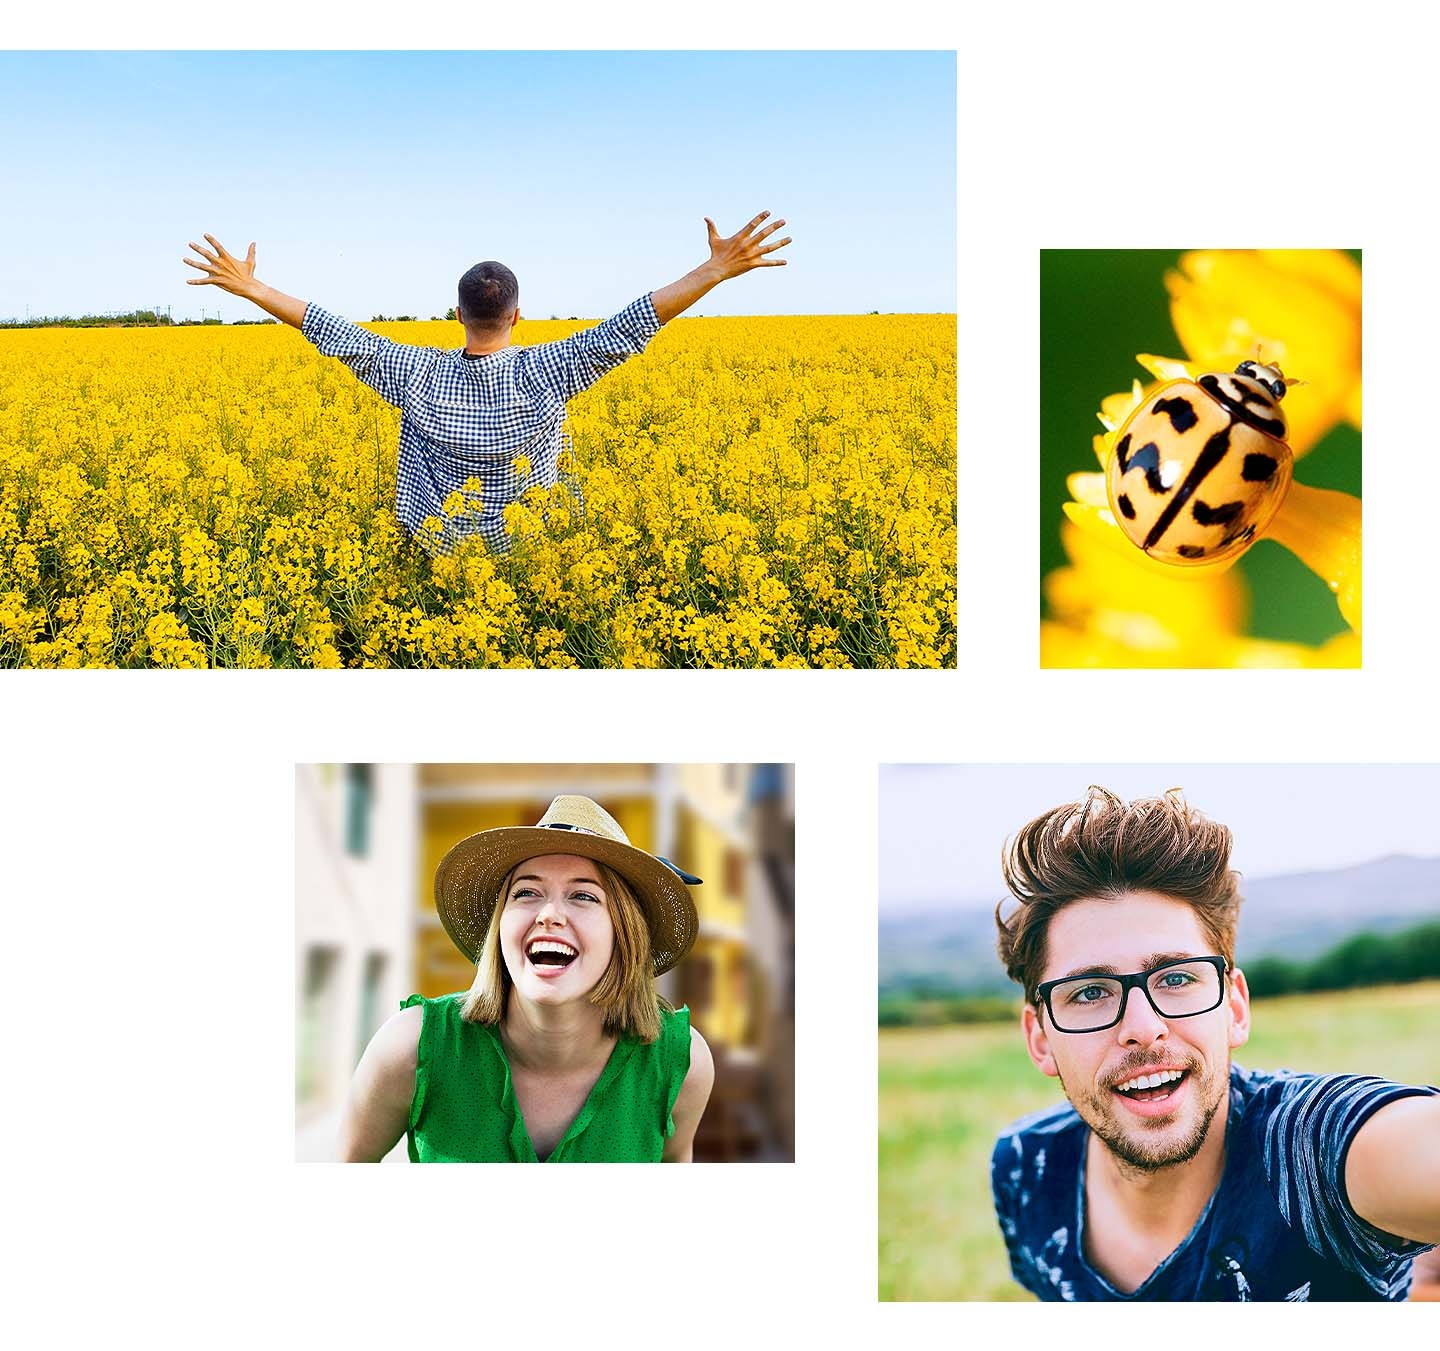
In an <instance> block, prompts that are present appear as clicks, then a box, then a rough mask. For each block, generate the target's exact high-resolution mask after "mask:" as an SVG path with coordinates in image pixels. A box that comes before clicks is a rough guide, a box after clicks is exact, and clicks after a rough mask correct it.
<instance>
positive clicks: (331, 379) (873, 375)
mask: <svg viewBox="0 0 1440 1351" xmlns="http://www.w3.org/2000/svg"><path fill="white" fill-rule="evenodd" d="M582 327H585V325H583V324H576V323H567V322H528V323H522V324H521V325H520V327H519V328H518V329H517V330H516V336H517V340H518V341H519V342H521V343H532V342H548V341H551V340H553V339H555V338H559V337H563V336H565V335H566V334H569V333H572V332H575V331H576V330H577V329H579V328H582ZM376 331H378V332H382V333H385V334H386V335H387V336H389V337H392V338H395V339H396V340H398V341H400V342H407V343H416V344H421V345H428V346H437V347H451V348H453V347H458V346H459V345H460V344H461V342H462V341H463V337H462V330H461V328H460V326H459V324H456V323H442V322H432V323H405V324H384V325H379V326H377V330H376ZM570 412H571V432H572V435H573V440H574V449H575V461H576V463H575V465H574V475H575V478H576V479H577V480H578V483H579V487H580V490H581V496H577V495H576V493H575V492H574V491H573V490H572V489H571V488H570V487H568V486H566V485H565V484H562V485H561V486H560V487H558V488H556V489H554V490H553V491H552V492H551V493H550V494H549V496H548V500H541V499H540V498H539V496H538V495H537V496H534V497H532V498H530V499H529V500H527V501H526V502H525V503H524V504H518V505H517V506H515V507H514V508H512V509H511V520H510V524H511V530H512V533H513V534H515V535H516V537H517V540H518V541H519V542H518V543H517V545H516V547H515V548H514V549H513V550H512V552H511V553H510V554H508V555H505V556H495V555H491V554H489V553H487V552H486V551H485V550H484V548H483V546H482V545H480V544H478V543H473V544H467V545H466V546H465V547H464V548H462V549H460V550H458V551H456V552H455V553H454V554H452V555H450V556H448V557H438V558H434V559H432V558H430V557H429V556H427V555H426V554H425V553H424V552H423V550H421V549H420V548H419V547H418V546H417V545H416V544H415V543H414V542H412V541H411V540H409V539H408V538H407V537H406V535H405V534H404V532H403V530H402V529H401V527H400V526H399V524H398V523H397V522H396V520H395V518H394V515H393V501H394V475H395V453H396V439H397V429H398V423H399V412H398V411H397V410H396V409H394V408H391V407H390V406H389V405H388V404H386V403H384V402H383V401H382V400H381V399H380V398H379V397H378V396H377V395H375V394H374V393H373V392H372V391H370V390H369V389H367V388H366V387H365V386H363V385H362V384H360V382H359V381H357V380H356V379H355V378H354V377H353V376H352V375H351V374H350V373H349V371H348V370H347V369H346V368H345V367H344V366H342V365H341V364H340V363H339V362H337V361H333V360H329V359H327V358H325V357H322V356H320V355H319V354H318V353H317V352H316V351H315V350H314V348H312V347H311V346H310V345H309V344H308V343H307V342H306V341H305V340H304V339H303V338H302V337H301V336H300V335H299V334H298V333H296V332H295V331H294V330H292V329H286V328H281V327H278V326H271V325H267V326H255V327H231V328H220V327H209V328H172V329H164V328H162V329H105V330H76V329H45V330H13V331H6V332H0V664H3V665H10V666H16V665H20V666H25V665H30V666H248V667H254V666H322V667H337V666H446V667H454V666H647V667H649V666H727V667H728V666H827V667H832V666H940V665H945V666H953V665H954V664H955V320H954V317H953V316H945V315H923V316H915V315H909V316H906V315H902V316H880V315H876V316H868V317H813V318H799V319H796V318H782V317H766V318H749V319H680V320H676V321H675V322H673V323H671V324H669V325H667V326H666V328H665V329H664V330H663V331H662V332H661V334H660V336H659V337H658V338H656V339H655V340H654V341H653V342H652V343H651V345H650V347H649V350H648V351H647V352H646V353H645V354H644V355H643V356H639V357H635V358H632V359H631V360H630V361H629V362H627V363H626V364H625V365H624V366H622V367H621V368H620V369H619V370H617V371H615V372H614V373H612V374H611V375H608V376H606V377H605V378H604V379H603V380H601V381H600V383H599V384H597V385H595V386H594V387H593V388H592V389H590V390H589V391H587V392H586V393H585V394H583V395H581V396H580V397H579V398H577V399H575V400H574V401H573V402H572V403H571V405H570ZM582 497H583V508H582V506H581V500H582ZM451 505H453V506H454V507H455V509H460V508H461V507H463V503H462V502H456V503H453V504H447V509H450V507H451Z"/></svg>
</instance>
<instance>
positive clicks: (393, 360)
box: [300, 294, 660, 553]
mask: <svg viewBox="0 0 1440 1351" xmlns="http://www.w3.org/2000/svg"><path fill="white" fill-rule="evenodd" d="M300 331H301V332H302V333H303V334H304V335H305V336H306V337H307V338H308V339H309V340H310V341H311V342H312V343H314V344H315V346H316V347H317V348H319V350H320V351H321V352H322V353H324V355H326V356H329V357H339V359H340V360H341V361H343V362H344V363H345V364H346V365H347V366H349V367H350V369H351V370H352V371H353V372H354V373H355V375H356V377H357V378H358V379H360V380H363V381H364V382H365V383H366V384H367V385H369V386H370V388H371V389H373V390H374V391H375V392H376V393H377V394H379V395H380V397H381V398H383V399H385V400H386V402H388V403H393V404H394V405H395V406H396V407H397V408H399V409H400V455H399V462H398V465H397V467H396V476H395V514H396V516H398V517H399V518H400V523H401V525H403V526H404V527H405V529H406V530H408V531H409V532H410V534H411V535H415V534H416V533H417V532H418V531H419V530H420V528H421V526H422V525H423V524H424V523H425V521H426V519H427V518H428V517H432V516H433V517H436V518H438V519H439V520H440V522H441V523H442V525H443V527H444V533H443V536H442V537H441V538H440V539H439V540H438V541H435V543H434V547H436V548H438V549H440V550H441V551H445V550H448V549H450V548H452V547H453V546H454V545H455V544H456V543H457V542H458V541H459V540H460V539H462V538H464V537H466V536H468V535H473V534H479V535H480V536H481V537H482V538H483V539H484V540H485V542H486V543H487V544H488V545H489V546H490V547H491V548H492V549H495V550H496V551H498V552H501V553H503V552H504V551H505V550H507V549H508V548H509V547H510V538H509V535H508V533H507V532H506V529H505V520H504V517H503V515H502V512H503V510H504V508H505V507H506V506H507V505H508V504H509V503H511V502H513V501H515V500H516V499H517V498H518V497H520V495H521V494H522V493H523V492H525V490H526V489H527V488H533V487H536V486H539V487H545V488H548V487H551V486H553V485H554V484H555V483H556V482H557V481H558V479H559V470H558V468H557V465H556V460H557V458H558V456H559V454H560V452H561V451H562V450H563V449H565V447H566V444H567V438H566V434H565V427H564V424H565V402H566V400H567V399H569V398H571V397H573V396H574V395H576V394H579V393H580V392H581V391H582V390H585V389H589V387H590V386H591V385H593V384H594V383H595V382H596V381H597V380H598V379H599V378H600V377H601V376H602V375H604V374H605V373H606V372H607V371H612V370H614V369H615V367H617V366H618V365H619V364H620V363H621V362H622V361H624V360H625V358H626V357H630V356H634V355H635V354H636V353H638V352H643V351H644V350H645V345H646V344H647V343H648V342H649V341H650V339H651V338H653V337H654V336H655V335H656V334H657V333H658V332H659V331H660V320H659V318H658V316H657V315H656V313H655V306H654V304H653V303H652V302H651V300H650V297H649V295H648V294H647V295H643V296H641V297H640V298H639V299H638V300H636V301H633V302H632V303H631V304H629V305H627V306H626V307H625V308H624V309H623V310H621V311H620V313H619V314H616V315H612V316H611V317H610V318H609V319H606V320H605V321H604V322H603V323H601V324H599V325H597V326H596V327H595V328H590V329H586V330H585V331H584V332H583V333H576V334H573V335H572V336H571V337H568V338H563V339H561V340H560V341H559V342H546V343H539V344H537V345H536V346H533V347H506V348H502V349H501V350H500V351H498V352H490V353H487V354H485V355H483V356H475V357H467V356H466V355H465V352H464V349H463V348H456V349H455V350H454V351H443V350H442V349H440V348H438V347H407V346H405V345H404V344H403V343H398V342H392V341H391V340H390V339H389V338H382V337H381V336H380V335H379V334H378V333H371V332H369V331H368V330H367V329H363V328H360V327H359V326H358V325H356V324H352V323H350V322H349V321H348V320H346V319H341V318H338V317H337V316H336V315H333V314H330V313H329V312H328V311H326V310H322V309H321V308H320V306H318V305H315V304H309V305H306V307H305V319H304V322H303V323H302V325H301V328H300ZM522 455H523V456H525V457H526V458H527V459H528V460H529V462H530V471H529V473H528V474H526V475H524V476H522V475H520V474H519V473H517V472H516V470H515V468H514V464H515V461H516V459H517V458H519V457H520V456H522ZM469 479H478V480H479V481H480V483H481V485H482V493H483V499H484V500H483V505H482V507H481V509H480V510H479V511H478V512H474V511H471V512H467V513H466V514H463V515H459V516H456V517H450V516H449V515H447V514H446V512H445V510H444V502H445V499H446V497H448V496H449V495H450V494H451V493H453V492H458V491H460V490H462V489H463V488H464V485H465V483H466V481H467V480H469ZM421 540H422V543H425V544H426V547H431V538H430V536H429V535H428V534H426V535H422V536H421Z"/></svg>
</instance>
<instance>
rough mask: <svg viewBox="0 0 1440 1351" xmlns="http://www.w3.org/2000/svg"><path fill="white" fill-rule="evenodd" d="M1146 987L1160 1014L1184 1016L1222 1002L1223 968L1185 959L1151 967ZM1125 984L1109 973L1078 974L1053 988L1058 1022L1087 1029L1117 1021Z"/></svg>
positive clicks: (1074, 1029)
mask: <svg viewBox="0 0 1440 1351" xmlns="http://www.w3.org/2000/svg"><path fill="white" fill-rule="evenodd" d="M1145 988H1146V990H1147V991H1149V994H1150V998H1151V1000H1152V1002H1153V1003H1154V1005H1155V1007H1156V1008H1157V1009H1158V1010H1159V1011H1160V1013H1161V1015H1162V1016H1163V1015H1166V1014H1168V1015H1169V1016H1170V1017H1172V1018H1185V1017H1188V1016H1189V1015H1191V1014H1193V1013H1208V1012H1209V1011H1210V1010H1211V1009H1213V1008H1215V1007H1216V1006H1217V1005H1218V1004H1219V1003H1220V972H1219V971H1217V970H1216V968H1215V966H1214V965H1213V964H1212V963H1210V962H1186V963H1183V964H1181V965H1179V966H1166V967H1163V968H1161V969H1160V970H1159V971H1152V972H1151V973H1150V975H1149V976H1148V977H1147V978H1146V981H1145ZM1121 993H1122V986H1121V984H1120V981H1119V980H1118V979H1111V978H1110V977H1108V976H1079V977H1077V978H1076V979H1075V980H1068V981H1065V982H1064V983H1063V984H1061V985H1057V986H1055V988H1054V989H1053V990H1051V991H1050V1011H1051V1014H1052V1015H1053V1017H1054V1019H1055V1026H1056V1027H1058V1028H1061V1029H1062V1030H1064V1031H1067V1032H1088V1031H1091V1030H1093V1029H1095V1028H1099V1027H1106V1026H1108V1025H1109V1024H1111V1023H1114V1022H1116V1021H1118V1019H1119V1014H1120V996H1121Z"/></svg>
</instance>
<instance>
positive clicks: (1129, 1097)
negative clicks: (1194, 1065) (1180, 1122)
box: [1110, 1069, 1190, 1116]
mask: <svg viewBox="0 0 1440 1351" xmlns="http://www.w3.org/2000/svg"><path fill="white" fill-rule="evenodd" d="M1189 1080H1190V1071H1189V1070H1174V1069H1172V1070H1152V1071H1150V1072H1149V1073H1147V1074H1136V1075H1133V1076H1132V1077H1131V1078H1129V1079H1125V1080H1123V1081H1122V1082H1120V1083H1118V1084H1112V1085H1111V1086H1110V1091H1111V1092H1112V1093H1114V1094H1115V1095H1116V1097H1118V1098H1121V1099H1123V1100H1124V1102H1125V1105H1126V1106H1127V1107H1130V1108H1131V1109H1133V1110H1136V1111H1138V1112H1140V1114H1141V1115H1142V1116H1157V1115H1160V1114H1162V1113H1165V1112H1168V1111H1170V1110H1171V1109H1172V1108H1173V1107H1175V1106H1177V1105H1178V1104H1179V1102H1180V1099H1181V1096H1182V1095H1183V1093H1184V1091H1185V1085H1186V1084H1187V1083H1188V1082H1189Z"/></svg>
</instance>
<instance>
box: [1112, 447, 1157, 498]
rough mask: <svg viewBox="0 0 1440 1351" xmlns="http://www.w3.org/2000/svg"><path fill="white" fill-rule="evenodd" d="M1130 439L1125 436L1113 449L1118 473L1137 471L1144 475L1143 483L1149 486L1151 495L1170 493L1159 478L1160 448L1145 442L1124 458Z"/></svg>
mask: <svg viewBox="0 0 1440 1351" xmlns="http://www.w3.org/2000/svg"><path fill="white" fill-rule="evenodd" d="M1129 443H1130V437H1129V436H1128V435H1127V436H1126V437H1124V439H1123V440H1122V441H1121V442H1120V444H1119V445H1118V446H1116V447H1115V455H1116V458H1117V459H1119V461H1120V472H1121V473H1122V474H1128V473H1129V472H1130V470H1132V469H1139V470H1141V471H1142V472H1143V473H1144V475H1145V482H1146V483H1147V484H1149V486H1150V491H1151V492H1152V493H1168V492H1169V491H1170V489H1169V488H1167V487H1166V486H1165V484H1164V481H1163V480H1162V479H1161V477H1160V447H1159V446H1157V445H1156V444H1155V443H1154V442H1153V441H1147V442H1146V443H1145V444H1144V445H1143V446H1141V447H1140V449H1139V450H1137V451H1136V452H1135V453H1134V454H1133V455H1131V456H1128V457H1127V456H1126V455H1125V453H1124V448H1125V447H1128V445H1129Z"/></svg>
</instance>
